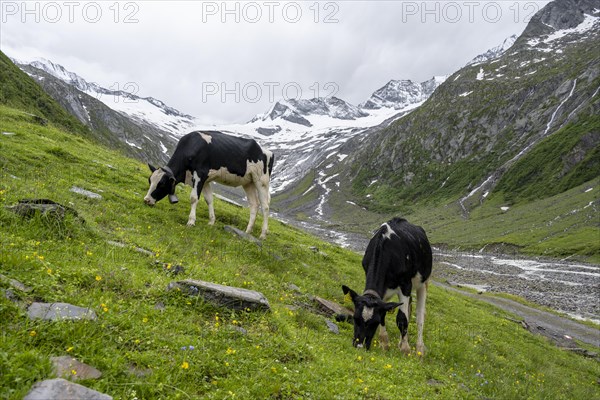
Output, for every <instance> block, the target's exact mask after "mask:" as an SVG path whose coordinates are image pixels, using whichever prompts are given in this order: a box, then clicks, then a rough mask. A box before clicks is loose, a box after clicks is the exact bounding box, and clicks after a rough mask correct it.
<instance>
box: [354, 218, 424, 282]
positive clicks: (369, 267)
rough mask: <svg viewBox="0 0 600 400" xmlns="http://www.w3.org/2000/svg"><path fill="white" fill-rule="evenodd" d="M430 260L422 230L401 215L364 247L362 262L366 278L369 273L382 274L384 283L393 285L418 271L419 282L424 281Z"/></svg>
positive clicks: (384, 226) (385, 225)
mask: <svg viewBox="0 0 600 400" xmlns="http://www.w3.org/2000/svg"><path fill="white" fill-rule="evenodd" d="M432 261H433V257H432V252H431V246H430V244H429V240H428V239H427V235H426V233H425V230H424V229H423V228H421V227H420V226H416V225H413V224H411V223H409V222H408V221H406V220H405V219H403V218H394V219H392V220H390V221H388V222H387V223H385V224H383V225H382V226H381V227H380V228H379V229H378V230H377V232H376V233H375V235H374V236H373V238H372V239H371V241H370V242H369V245H368V246H367V250H366V251H365V255H364V257H363V262H362V264H363V268H364V270H365V273H366V274H367V279H369V278H368V276H369V275H375V274H381V273H383V274H384V275H385V276H386V278H385V281H386V283H387V284H390V285H391V286H395V285H397V284H400V283H401V282H404V281H407V280H410V279H411V278H412V277H414V276H415V275H416V274H417V273H418V274H420V275H421V277H422V281H425V280H427V279H428V278H429V276H430V275H431V269H432ZM384 271H385V272H384Z"/></svg>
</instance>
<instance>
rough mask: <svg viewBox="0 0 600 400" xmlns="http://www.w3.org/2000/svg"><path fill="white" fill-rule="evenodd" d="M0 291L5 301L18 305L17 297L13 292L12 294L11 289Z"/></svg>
mask: <svg viewBox="0 0 600 400" xmlns="http://www.w3.org/2000/svg"><path fill="white" fill-rule="evenodd" d="M2 291H3V292H4V297H5V298H6V299H7V300H10V301H12V302H13V303H18V302H19V298H18V297H17V295H16V294H15V292H13V291H12V290H11V289H6V290H4V289H2Z"/></svg>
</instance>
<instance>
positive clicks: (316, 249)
mask: <svg viewBox="0 0 600 400" xmlns="http://www.w3.org/2000/svg"><path fill="white" fill-rule="evenodd" d="M309 250H312V252H313V253H315V254H319V255H320V256H323V257H325V258H327V257H328V256H327V253H323V252H322V251H321V250H319V248H318V247H317V246H310V247H309Z"/></svg>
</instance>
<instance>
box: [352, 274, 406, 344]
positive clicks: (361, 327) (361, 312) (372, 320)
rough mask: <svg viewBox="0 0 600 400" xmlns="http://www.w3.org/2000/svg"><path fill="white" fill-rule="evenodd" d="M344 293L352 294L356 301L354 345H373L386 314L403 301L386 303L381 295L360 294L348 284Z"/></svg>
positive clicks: (383, 323)
mask: <svg viewBox="0 0 600 400" xmlns="http://www.w3.org/2000/svg"><path fill="white" fill-rule="evenodd" d="M342 290H343V291H344V294H348V293H349V294H350V297H351V298H352V302H353V303H354V339H353V341H352V344H353V345H354V347H357V348H361V347H363V346H364V347H366V348H367V350H369V348H370V347H371V342H372V341H373V336H375V332H376V331H377V328H378V327H379V325H385V314H386V313H387V312H388V311H391V310H393V309H394V308H396V307H398V306H399V305H400V304H401V303H386V302H384V301H382V300H381V299H380V298H379V296H375V295H371V294H366V295H362V296H361V295H359V294H357V293H356V292H355V291H354V290H352V289H350V288H349V287H348V286H345V285H343V286H342Z"/></svg>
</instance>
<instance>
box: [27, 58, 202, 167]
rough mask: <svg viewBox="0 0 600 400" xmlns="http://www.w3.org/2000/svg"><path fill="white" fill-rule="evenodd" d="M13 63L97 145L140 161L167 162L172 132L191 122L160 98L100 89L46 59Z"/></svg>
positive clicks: (174, 141)
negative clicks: (86, 132) (86, 130)
mask: <svg viewBox="0 0 600 400" xmlns="http://www.w3.org/2000/svg"><path fill="white" fill-rule="evenodd" d="M17 65H18V66H19V67H20V68H21V70H23V71H24V72H26V73H27V74H28V75H29V76H31V77H32V78H33V79H34V80H35V81H36V82H37V83H38V84H39V85H40V86H41V87H42V88H43V89H44V91H45V92H46V93H47V94H49V95H50V96H51V97H52V98H53V99H54V100H55V101H56V102H58V103H59V104H60V105H61V106H62V107H63V108H64V109H65V110H67V111H68V112H69V113H70V114H71V115H73V116H75V117H76V118H77V119H78V120H79V121H80V122H81V123H83V124H84V125H86V126H88V127H89V128H90V129H91V130H92V132H93V133H94V135H95V136H96V137H97V139H98V140H99V141H100V142H101V143H104V144H106V145H109V146H111V147H113V148H118V149H121V150H123V151H124V152H125V153H127V154H129V155H131V156H133V157H136V158H138V159H140V160H145V161H149V162H153V163H164V162H165V161H166V160H168V155H169V154H170V153H171V151H172V150H173V149H174V147H175V145H176V144H177V140H178V137H177V135H176V134H179V135H180V134H182V133H185V132H186V131H185V130H183V131H181V130H180V129H184V126H188V125H189V121H191V117H189V118H188V116H185V118H188V119H189V121H187V120H186V121H187V122H185V123H183V122H182V121H183V119H182V118H184V117H182V115H183V114H181V113H179V112H178V111H177V110H174V109H172V108H170V107H168V106H166V105H164V104H163V103H162V102H160V101H159V100H155V99H153V98H145V99H142V98H139V97H137V96H133V95H131V94H129V93H126V92H123V91H111V90H108V89H104V88H102V87H100V86H98V85H97V84H95V83H89V82H87V81H86V80H85V79H84V78H82V77H81V76H79V75H77V74H75V73H73V72H70V71H67V70H66V69H65V68H64V67H62V66H61V65H59V64H55V63H53V62H51V61H49V60H43V59H42V60H38V61H33V62H30V63H23V62H21V63H18V64H17ZM101 100H102V101H101ZM124 110H128V111H129V113H127V112H126V111H124Z"/></svg>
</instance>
